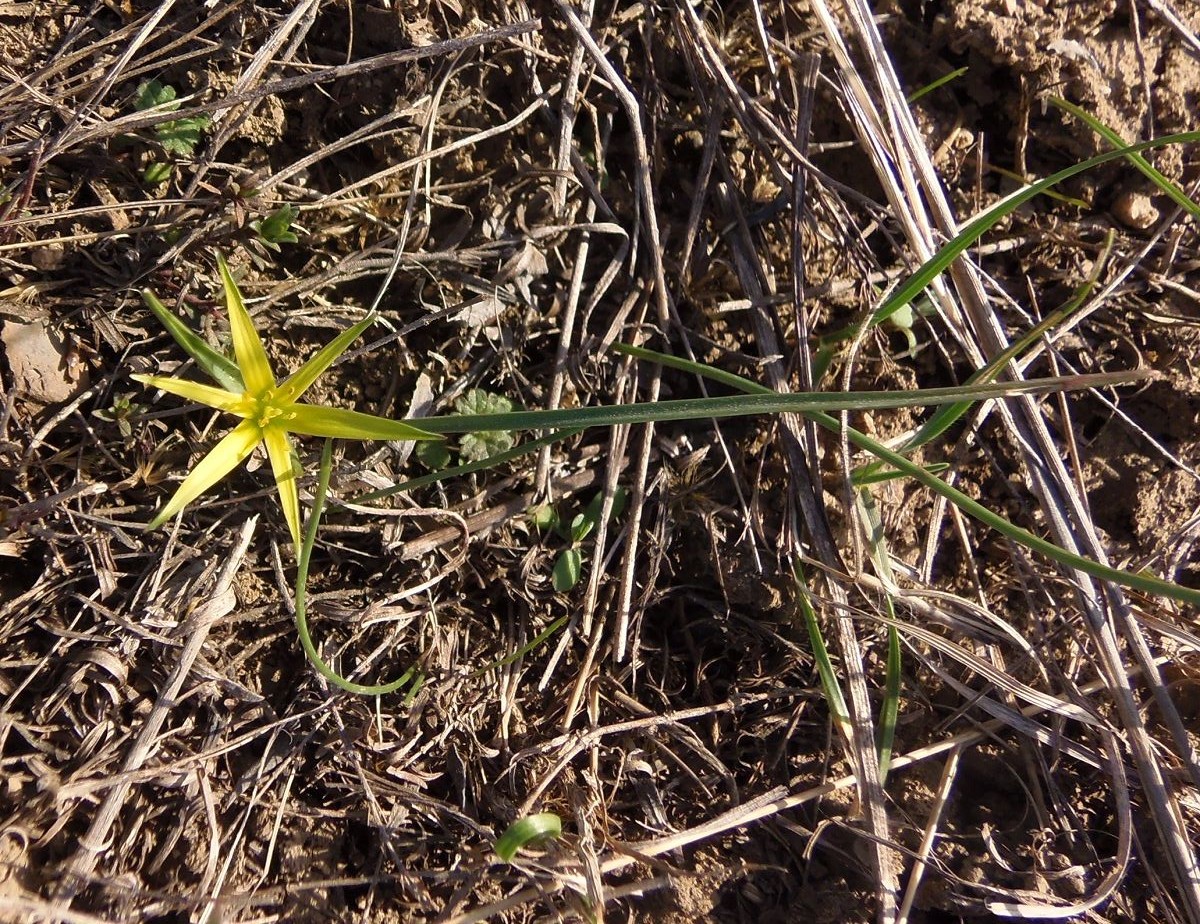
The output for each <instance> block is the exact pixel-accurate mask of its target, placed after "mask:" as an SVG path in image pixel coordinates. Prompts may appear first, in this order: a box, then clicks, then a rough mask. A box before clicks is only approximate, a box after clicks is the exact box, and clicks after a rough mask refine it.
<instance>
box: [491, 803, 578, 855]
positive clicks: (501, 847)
mask: <svg viewBox="0 0 1200 924" xmlns="http://www.w3.org/2000/svg"><path fill="white" fill-rule="evenodd" d="M561 836H562V819H561V818H559V817H558V816H557V815H555V814H554V813H553V812H541V813H539V814H537V815H530V816H528V817H526V818H522V819H521V820H520V821H516V822H513V823H512V824H511V825H509V826H508V829H507V830H506V831H505V832H504V833H503V834H501V835H500V837H498V838H497V839H496V844H495V847H494V849H495V851H496V856H498V857H499V858H500V859H501V860H503V861H504V862H505V863H508V862H511V861H512V858H513V857H515V856H516V855H517V851H518V850H520V849H521V848H523V847H528V846H530V845H531V844H535V843H537V842H539V841H544V840H554V839H556V838H559V837H561Z"/></svg>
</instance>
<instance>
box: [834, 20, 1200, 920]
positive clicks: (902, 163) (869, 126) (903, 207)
mask: <svg viewBox="0 0 1200 924" xmlns="http://www.w3.org/2000/svg"><path fill="white" fill-rule="evenodd" d="M814 10H815V11H816V12H817V13H818V15H819V17H820V19H821V22H822V26H823V27H824V29H825V32H826V36H827V37H828V39H829V42H830V48H831V50H832V51H833V52H834V55H835V58H836V60H837V63H838V67H839V73H840V75H841V78H842V81H843V85H844V86H845V88H846V90H847V99H848V101H849V102H850V103H851V104H852V109H851V112H852V113H853V114H854V116H855V117H854V119H853V120H852V121H853V126H854V128H855V131H856V132H857V133H858V136H859V138H860V140H861V141H862V143H863V147H864V149H865V150H867V151H868V152H869V153H871V155H872V158H873V162H874V164H875V167H876V175H877V176H878V178H879V180H880V181H881V182H882V183H883V185H884V190H885V192H886V193H887V195H888V199H889V202H890V203H891V205H892V207H893V208H894V209H895V212H896V214H897V216H898V217H899V219H900V221H901V224H902V227H903V228H904V229H905V232H906V235H907V239H908V243H909V244H910V246H912V248H913V250H914V252H915V253H916V254H917V256H918V258H919V259H920V260H922V261H924V260H925V259H927V258H928V257H929V256H930V255H932V253H933V251H934V250H935V249H936V246H937V245H936V242H935V229H936V233H937V234H940V235H941V236H943V238H950V237H953V236H954V234H955V233H956V232H957V230H958V225H957V223H956V221H955V219H954V218H953V215H952V213H951V210H950V207H949V204H948V203H947V201H946V197H945V194H944V191H943V189H942V185H941V182H940V180H939V179H938V177H937V173H936V171H935V170H934V168H933V164H932V162H931V161H930V159H929V156H928V152H927V149H926V147H925V144H924V141H923V139H922V138H921V136H920V133H919V131H918V130H917V127H916V123H915V120H914V119H913V116H912V113H911V110H910V108H909V105H908V103H907V101H906V99H905V97H904V94H903V93H902V92H901V89H900V85H899V81H898V80H897V78H896V75H895V72H894V70H893V69H892V66H891V62H890V59H889V57H888V55H887V53H886V51H885V49H884V46H883V42H882V39H881V37H880V35H879V32H878V29H877V27H876V24H875V20H874V17H873V14H872V12H871V10H870V9H869V8H868V7H867V6H866V4H865V3H864V2H862V0H848V2H847V4H846V12H847V13H848V14H849V17H850V22H851V24H852V28H853V30H854V35H855V38H856V39H857V41H858V42H859V45H860V50H861V52H862V58H861V61H864V62H865V63H866V66H867V70H868V74H869V77H870V79H871V80H872V81H873V83H874V87H873V90H869V89H868V87H867V85H866V83H865V82H864V81H863V79H862V75H861V73H860V68H861V64H859V63H856V62H855V61H853V60H852V59H851V56H850V53H849V50H848V48H847V47H846V45H845V43H844V42H843V41H842V39H841V36H840V30H839V27H838V25H837V22H836V20H835V18H834V17H833V15H832V13H831V12H830V11H829V9H828V7H827V6H826V4H825V3H824V2H823V0H816V2H815V3H814ZM926 203H928V206H927V205H926ZM950 275H951V279H952V280H953V283H954V286H955V294H956V295H957V299H954V298H952V297H951V296H950V293H949V292H947V291H946V290H944V289H943V288H942V287H941V286H940V285H935V286H933V288H932V292H933V294H934V296H935V304H937V306H938V308H939V309H940V311H941V314H942V318H943V320H944V321H945V322H946V324H947V326H948V327H949V329H950V330H951V331H952V332H954V333H955V335H956V337H957V338H958V339H959V342H960V344H961V345H963V346H964V347H965V348H966V349H967V350H968V351H969V355H970V356H971V358H972V361H974V362H976V363H978V364H980V365H982V361H984V360H986V358H989V357H991V356H995V355H996V354H998V353H1000V352H1002V351H1003V350H1004V348H1005V347H1006V345H1007V342H1006V338H1005V335H1004V332H1003V329H1002V327H1001V324H1000V321H999V319H998V318H997V317H996V315H995V314H994V313H993V311H992V310H991V308H990V303H989V302H988V300H987V298H986V297H985V296H984V293H983V290H982V287H981V285H980V283H979V280H978V276H977V275H976V274H975V273H974V271H973V267H972V265H971V264H970V261H968V260H965V259H960V260H958V261H956V262H955V264H954V265H952V266H951V268H950ZM1000 414H1001V417H1002V419H1003V421H1004V423H1005V425H1006V426H1007V427H1008V428H1009V429H1010V430H1011V432H1012V434H1013V436H1014V438H1015V441H1016V444H1017V445H1018V446H1019V447H1020V448H1021V450H1022V452H1023V453H1024V456H1025V463H1026V470H1027V471H1028V472H1029V476H1030V487H1031V488H1032V489H1033V491H1034V492H1035V494H1036V495H1037V496H1038V498H1039V501H1040V502H1041V508H1042V511H1043V512H1044V514H1045V515H1046V518H1047V521H1048V523H1049V525H1050V530H1051V535H1052V536H1053V538H1054V541H1055V542H1056V543H1057V544H1058V545H1060V546H1062V547H1063V548H1066V549H1068V550H1070V551H1072V552H1079V553H1081V554H1084V555H1086V556H1088V557H1090V558H1093V559H1095V560H1096V561H1100V562H1102V563H1107V558H1106V554H1105V550H1104V548H1103V546H1102V545H1101V543H1100V541H1099V538H1098V536H1097V534H1096V529H1095V527H1094V525H1093V523H1092V520H1091V514H1090V511H1089V509H1088V506H1087V504H1086V503H1085V502H1084V500H1083V498H1082V497H1081V496H1080V494H1079V492H1078V489H1077V488H1076V485H1075V482H1074V479H1073V478H1071V476H1070V475H1069V473H1068V472H1067V470H1066V468H1065V466H1064V465H1063V463H1062V461H1061V459H1060V456H1059V454H1058V451H1057V449H1056V446H1055V443H1054V440H1053V439H1052V437H1051V436H1050V433H1049V430H1048V429H1047V427H1046V424H1045V420H1044V418H1043V416H1042V414H1041V412H1040V411H1039V410H1038V408H1037V406H1036V404H1035V403H1033V402H1030V401H1018V402H1015V403H1014V405H1013V406H1011V407H1010V406H1008V405H1005V406H1004V407H1003V408H1001V409H1000ZM1074 582H1075V586H1076V588H1077V590H1078V599H1079V601H1080V603H1081V605H1082V606H1083V608H1084V611H1085V613H1086V614H1087V626H1088V629H1089V631H1090V633H1091V635H1092V638H1093V640H1094V642H1095V644H1096V646H1097V650H1098V652H1099V655H1100V658H1101V668H1102V670H1103V673H1104V676H1105V677H1106V679H1107V680H1108V683H1109V685H1110V692H1111V694H1112V695H1113V697H1114V699H1115V702H1116V706H1117V709H1118V714H1119V715H1120V718H1121V723H1122V726H1123V728H1124V731H1125V735H1126V739H1127V741H1128V743H1129V745H1130V748H1131V750H1132V752H1133V757H1134V760H1135V764H1136V766H1137V770H1138V774H1139V779H1140V781H1141V784H1142V786H1143V787H1144V789H1145V791H1146V793H1147V795H1148V798H1149V802H1150V807H1151V812H1152V816H1153V818H1154V821H1155V824H1156V826H1157V828H1158V831H1159V835H1160V837H1161V838H1162V842H1163V846H1164V847H1165V849H1166V852H1167V856H1168V857H1169V859H1170V866H1171V870H1172V875H1173V878H1174V879H1175V882H1176V885H1177V887H1178V889H1179V893H1180V896H1181V898H1182V900H1183V903H1184V906H1185V909H1186V913H1187V915H1188V918H1189V919H1190V920H1192V921H1200V866H1198V864H1197V859H1196V853H1195V848H1194V846H1193V843H1192V840H1191V838H1190V837H1189V836H1188V832H1187V825H1186V822H1185V820H1184V817H1183V813H1182V811H1181V809H1180V807H1179V803H1178V800H1177V796H1176V793H1175V790H1174V787H1173V786H1172V785H1171V784H1170V783H1169V782H1168V780H1167V778H1166V776H1165V774H1164V772H1163V767H1162V764H1161V762H1160V760H1159V757H1158V755H1157V753H1156V751H1155V747H1154V745H1153V742H1152V740H1151V737H1150V735H1149V733H1148V732H1147V729H1146V725H1145V721H1144V719H1143V717H1142V714H1141V709H1140V706H1139V704H1138V702H1137V701H1136V699H1135V697H1134V695H1133V692H1132V690H1131V688H1130V686H1129V683H1128V678H1127V675H1126V673H1125V671H1124V670H1123V668H1122V664H1123V662H1122V655H1121V652H1120V643H1119V638H1118V634H1117V633H1118V632H1120V635H1121V636H1122V637H1123V639H1124V641H1125V642H1126V643H1127V644H1128V645H1129V646H1130V648H1131V649H1132V651H1133V654H1134V657H1135V659H1136V663H1137V664H1138V665H1139V667H1140V668H1141V669H1142V671H1143V673H1144V675H1145V677H1146V679H1147V681H1148V682H1149V683H1150V685H1151V688H1152V690H1153V691H1154V693H1155V700H1156V702H1157V704H1158V707H1159V709H1160V710H1161V712H1162V714H1163V717H1164V719H1165V720H1166V722H1167V724H1168V727H1170V728H1171V730H1172V736H1173V738H1174V743H1175V746H1176V747H1177V748H1178V749H1179V751H1180V754H1181V755H1182V757H1183V758H1184V760H1185V762H1186V764H1187V765H1188V766H1189V767H1190V768H1192V777H1193V785H1196V780H1195V774H1196V772H1197V761H1196V755H1195V751H1194V749H1193V748H1192V746H1191V743H1190V740H1189V739H1188V737H1187V735H1186V733H1183V723H1182V721H1181V720H1180V718H1179V715H1178V711H1177V710H1176V708H1175V706H1174V703H1173V702H1172V700H1171V697H1170V696H1169V695H1168V694H1167V691H1166V688H1165V686H1164V684H1163V682H1162V679H1161V676H1160V675H1159V672H1158V669H1157V667H1156V666H1155V664H1154V663H1153V659H1152V656H1151V654H1150V650H1149V646H1148V645H1147V643H1146V641H1145V638H1144V636H1143V635H1142V633H1141V630H1140V628H1139V627H1138V625H1137V623H1136V621H1135V620H1134V619H1133V617H1132V613H1131V610H1130V607H1129V602H1128V600H1127V598H1126V597H1125V594H1124V592H1123V591H1122V590H1121V588H1120V587H1118V586H1116V585H1113V584H1105V585H1104V586H1103V587H1101V588H1097V586H1096V584H1095V582H1094V581H1093V580H1092V579H1091V578H1089V577H1088V576H1087V575H1085V574H1082V573H1078V572H1076V574H1075V577H1074Z"/></svg>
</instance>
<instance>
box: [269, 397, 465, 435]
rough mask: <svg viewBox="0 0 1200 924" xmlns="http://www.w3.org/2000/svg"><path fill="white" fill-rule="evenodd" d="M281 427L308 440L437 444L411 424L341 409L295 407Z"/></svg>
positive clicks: (286, 412) (290, 407)
mask: <svg viewBox="0 0 1200 924" xmlns="http://www.w3.org/2000/svg"><path fill="white" fill-rule="evenodd" d="M279 421H280V425H281V426H284V427H287V428H288V429H289V430H290V431H291V432H292V433H302V434H304V435H305V436H329V437H335V438H337V439H350V440H437V439H441V437H440V436H437V435H435V434H433V433H426V432H425V431H424V430H418V429H417V428H416V427H414V426H412V425H411V424H407V423H404V422H402V421H399V420H392V419H390V418H388V417H376V416H375V415H374V414H360V413H359V412H358V411H347V410H345V409H343V408H340V407H319V406H317V405H313V404H292V405H288V406H287V407H285V408H283V415H282V416H281V417H280V418H279Z"/></svg>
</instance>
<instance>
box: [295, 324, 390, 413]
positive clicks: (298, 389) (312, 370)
mask: <svg viewBox="0 0 1200 924" xmlns="http://www.w3.org/2000/svg"><path fill="white" fill-rule="evenodd" d="M374 323H375V316H374V315H368V316H367V317H365V318H363V319H362V320H361V321H359V322H358V323H357V324H355V325H354V326H353V327H351V328H348V329H347V330H344V331H342V332H341V333H340V334H338V335H337V337H335V338H334V339H333V340H332V341H331V342H330V343H329V344H328V345H327V346H325V347H322V349H321V351H320V352H319V353H316V354H315V355H313V356H312V357H310V358H309V360H308V362H306V363H305V364H304V365H303V366H301V367H300V368H299V369H297V370H296V371H295V372H294V373H292V374H291V375H290V376H288V378H287V380H286V381H285V382H284V383H283V384H282V385H280V386H279V400H280V401H282V402H284V403H287V404H291V403H292V402H293V401H297V400H299V398H300V396H301V395H303V394H304V393H305V392H306V391H308V388H309V386H310V385H312V383H313V382H315V381H316V380H317V377H318V376H320V374H321V373H322V372H324V371H325V370H326V369H328V368H329V366H330V365H331V364H332V363H333V361H334V360H336V359H337V358H338V357H339V356H341V355H342V354H343V353H345V352H346V350H347V349H348V348H349V346H350V344H352V343H353V342H354V341H355V340H357V339H358V335H359V334H361V333H362V332H363V331H364V330H366V329H367V328H368V327H370V326H371V325H372V324H374Z"/></svg>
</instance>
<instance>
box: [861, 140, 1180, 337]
mask: <svg viewBox="0 0 1200 924" xmlns="http://www.w3.org/2000/svg"><path fill="white" fill-rule="evenodd" d="M1193 141H1200V131H1191V132H1180V133H1179V134H1175V135H1164V136H1163V137H1161V138H1155V139H1153V140H1151V141H1143V142H1141V143H1140V144H1131V145H1127V146H1125V147H1121V148H1119V149H1118V150H1116V151H1109V152H1107V153H1104V154H1098V155H1096V156H1095V157H1089V158H1088V159H1087V160H1085V161H1081V162H1080V163H1078V164H1075V165H1073V166H1071V167H1067V168H1066V169H1065V170H1060V171H1058V173H1054V174H1051V175H1050V176H1048V177H1046V178H1045V179H1043V180H1039V181H1038V182H1036V183H1032V184H1030V185H1029V186H1026V187H1025V188H1024V189H1019V190H1017V191H1016V192H1014V193H1012V194H1010V195H1008V196H1006V197H1005V198H1003V199H1002V200H1000V201H999V202H997V203H996V204H995V205H993V206H992V207H991V208H989V209H988V210H987V211H985V212H983V213H982V214H981V215H979V217H977V218H975V219H974V220H973V221H971V222H969V223H968V224H967V226H966V227H965V228H963V229H962V231H960V232H959V233H958V234H956V235H955V236H954V238H953V239H952V240H951V241H950V242H949V243H947V244H946V245H945V246H943V247H942V248H941V249H940V250H938V252H937V253H935V254H934V255H933V256H932V257H930V258H929V259H928V260H926V261H925V262H924V263H923V264H921V266H920V268H919V269H918V270H917V271H916V272H915V273H913V274H912V275H911V276H910V277H909V278H908V280H907V281H906V282H905V283H904V284H903V285H902V286H900V287H899V288H898V289H896V291H895V292H893V293H892V295H891V296H890V297H889V298H888V299H887V301H885V302H884V303H883V304H882V305H881V306H880V307H879V308H878V309H877V310H876V311H875V315H874V319H873V320H874V322H875V323H878V322H880V321H883V320H884V319H885V318H887V317H889V316H890V315H891V314H893V313H894V312H896V311H898V310H899V309H900V307H901V306H903V305H907V304H908V303H909V302H911V301H912V300H913V299H914V298H915V297H916V296H917V294H918V293H920V292H921V291H922V290H923V289H924V288H925V287H926V286H928V285H929V284H930V283H931V282H933V280H934V279H936V278H937V277H938V276H939V275H940V274H941V273H942V272H943V271H944V270H945V269H946V268H947V267H948V266H949V265H950V264H951V263H953V262H954V261H955V260H956V259H957V258H958V255H959V254H961V253H962V252H963V251H964V250H966V249H967V248H968V247H970V246H971V245H972V244H974V243H975V242H976V241H977V240H979V238H980V237H981V236H982V235H983V234H984V233H985V232H987V231H988V230H989V229H990V228H991V227H992V226H993V225H995V224H996V222H998V221H999V220H1000V219H1002V218H1003V217H1004V216H1006V215H1008V214H1009V213H1011V212H1012V211H1014V210H1015V209H1017V208H1018V207H1019V206H1021V205H1023V204H1024V203H1026V202H1028V201H1029V200H1030V199H1032V198H1034V197H1035V196H1038V195H1040V194H1041V193H1043V192H1045V191H1046V190H1047V189H1050V188H1051V187H1053V186H1057V185H1058V184H1059V183H1061V182H1063V181H1064V180H1069V179H1070V178H1071V177H1073V176H1078V175H1079V174H1080V173H1084V172H1086V171H1088V170H1091V169H1092V168H1093V167H1098V166H1100V165H1101V164H1107V163H1111V162H1112V161H1114V160H1120V159H1122V158H1127V157H1130V156H1131V155H1135V154H1140V153H1141V152H1142V151H1149V150H1151V149H1153V148H1161V147H1166V146H1167V145H1169V144H1186V143H1189V142H1193Z"/></svg>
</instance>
